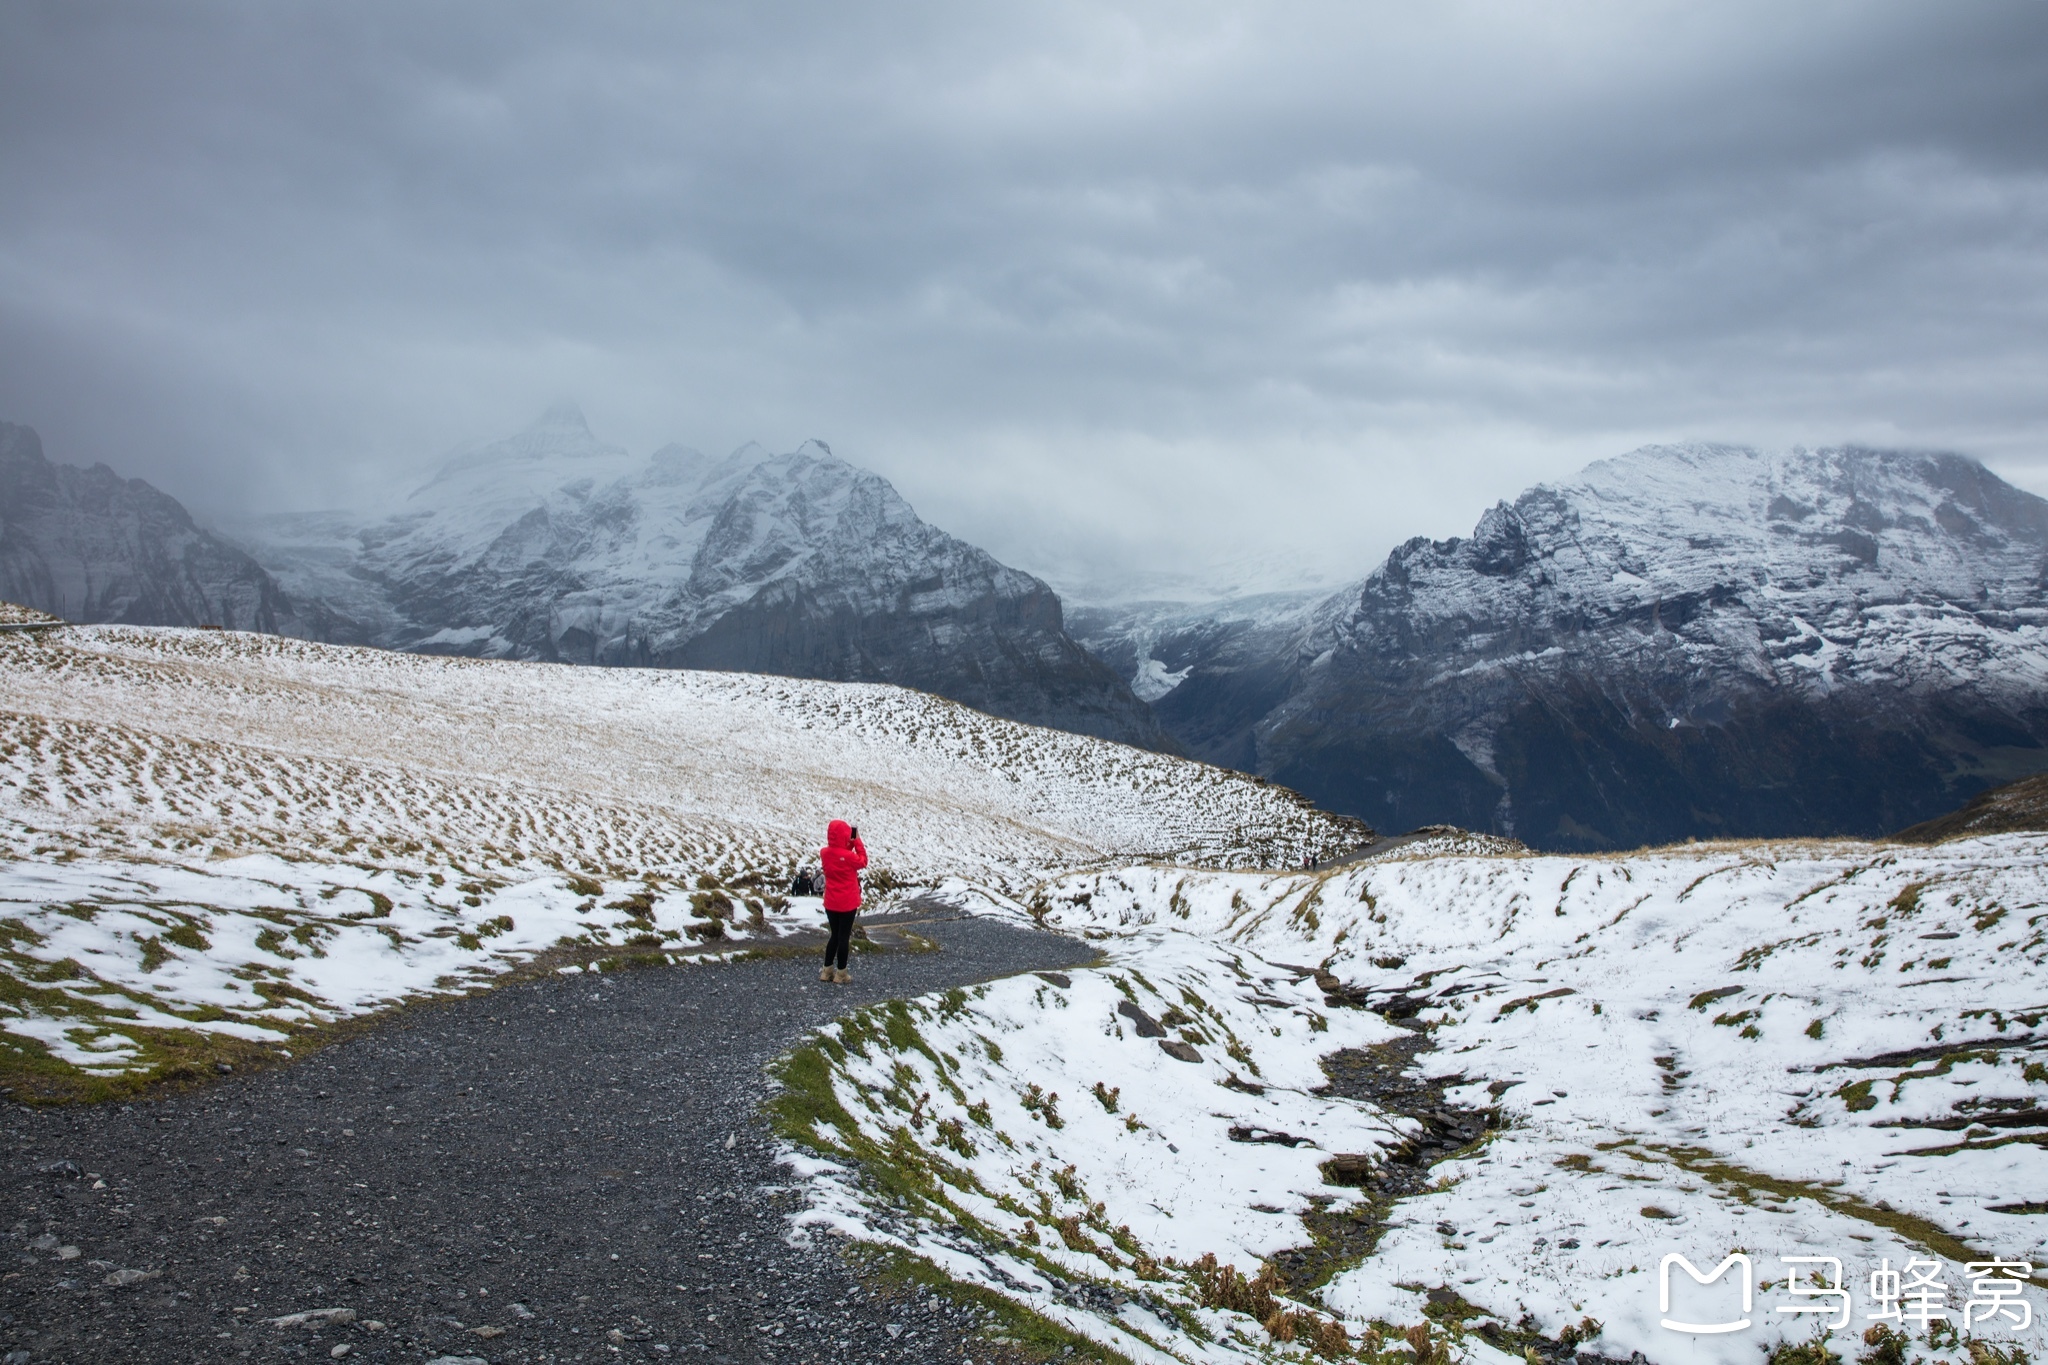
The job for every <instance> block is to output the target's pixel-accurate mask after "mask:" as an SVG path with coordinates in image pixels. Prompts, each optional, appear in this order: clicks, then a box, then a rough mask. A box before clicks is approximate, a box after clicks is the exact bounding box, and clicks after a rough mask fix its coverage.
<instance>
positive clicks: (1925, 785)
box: [1161, 445, 2048, 848]
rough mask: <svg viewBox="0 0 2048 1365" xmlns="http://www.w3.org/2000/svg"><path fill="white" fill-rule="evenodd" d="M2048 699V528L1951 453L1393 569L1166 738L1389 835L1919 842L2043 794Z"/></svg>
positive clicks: (1656, 454) (2046, 513)
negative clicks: (1893, 835) (1465, 831)
mask: <svg viewBox="0 0 2048 1365" xmlns="http://www.w3.org/2000/svg"><path fill="white" fill-rule="evenodd" d="M2044 685H2048V503H2044V502H2043V501H2042V500H2041V499H2040V498H2037V497H2034V496H2033V495H2032V494H2029V493H2024V492H2021V491H2020V490H2018V489H2015V488H2012V487H2011V486H2009V485H2007V484H2005V483H2003V482H2001V481H2000V480H1999V479H1998V478H1997V477H1996V476H1995V475H1993V474H1991V473H1990V472H1989V471H1987V470H1986V469H1985V468H1984V467H1983V466H1982V465H1980V464H1978V463H1977V462H1975V461H1973V460H1968V459H1964V458H1962V457H1960V456H1954V455H1930V454H1915V453H1900V452H1885V451H1872V450H1858V449H1842V450H1819V451H1807V450H1794V451H1791V452H1785V453H1769V452H1763V451H1758V450H1751V449H1745V448H1740V447H1732V446H1711V445H1698V446H1670V447H1650V448H1646V449H1643V450H1639V451H1636V452H1634V453H1633V454H1631V455H1628V456H1625V457H1623V458H1621V459H1616V460H1607V461H1602V462H1600V463H1598V464H1595V465H1592V466H1590V467H1589V468H1588V469H1587V470H1586V471H1585V472H1584V473H1582V474H1581V475H1579V476H1578V477H1577V478H1576V479H1573V480H1570V481H1567V482H1564V483H1560V484H1557V485H1555V486H1551V485H1539V486H1537V487H1535V488H1532V489H1530V490H1529V491H1528V492H1526V493H1524V494H1522V495H1521V496H1520V497H1519V498H1517V499H1516V500H1515V501H1514V502H1513V503H1511V504H1510V503H1502V504H1500V505H1499V506H1497V507H1495V508H1494V509H1493V510H1492V511H1490V512H1488V513H1487V514H1486V515H1485V516H1484V517H1483V518H1481V520H1480V522H1479V525H1478V526H1477V528H1476V529H1475V530H1474V531H1473V533H1472V535H1471V536H1470V537H1469V538H1466V539H1462V540H1450V541H1439V542H1431V541H1425V540H1415V541H1411V542H1409V543H1408V544H1406V545H1403V546H1402V547H1400V548H1399V549H1397V550H1396V551H1395V552H1394V553H1393V554H1392V555H1390V556H1389V557H1388V559H1387V561H1386V563H1385V564H1384V565H1383V566H1382V567H1381V568H1380V569H1378V570H1377V571H1376V572H1374V573H1373V574H1372V575H1371V576H1370V577H1369V578H1367V579H1366V580H1365V581H1364V582H1363V583H1361V584H1359V585H1356V586H1354V587H1352V588H1349V589H1346V590H1345V591H1343V592H1340V593H1337V594H1335V595H1334V596H1332V597H1330V598H1329V599H1328V600H1327V601H1326V602H1325V603H1324V604H1323V605H1322V606H1321V607H1320V608H1318V609H1317V610H1316V612H1315V613H1314V616H1313V619H1312V620H1311V621H1310V622H1308V623H1307V624H1306V625H1305V626H1304V627H1302V628H1301V629H1299V630H1297V631H1296V632H1295V633H1294V635H1293V636H1292V637H1291V638H1290V639H1289V640H1288V641H1287V642H1286V643H1285V645H1284V646H1283V647H1281V648H1279V649H1277V650H1275V651H1274V652H1273V654H1272V655H1271V657H1270V658H1269V659H1268V660H1267V661H1266V663H1265V666H1264V668H1263V670H1250V671H1248V670H1247V669H1246V668H1244V667H1243V666H1242V661H1238V660H1232V661H1229V662H1228V666H1226V667H1222V668H1219V669H1215V670H1210V669H1207V668H1204V667H1203V666H1201V665H1200V664H1199V662H1197V663H1196V665H1195V667H1194V670H1193V673H1192V675H1191V676H1189V677H1188V678H1187V679H1186V680H1185V681H1183V682H1182V683H1181V684H1180V685H1179V686H1178V687H1177V688H1175V689H1174V691H1173V692H1172V693H1171V694H1170V695H1169V696H1168V697H1167V698H1166V699H1165V701H1163V702H1162V703H1161V712H1162V714H1163V715H1165V716H1166V718H1167V719H1168V721H1169V723H1170V725H1171V726H1172V728H1173V729H1174V730H1175V732H1176V733H1177V734H1180V735H1182V736H1183V737H1184V738H1186V739H1188V741H1189V743H1190V747H1191V748H1192V749H1193V750H1194V751H1195V752H1197V753H1199V754H1202V755H1203V756H1206V757H1210V758H1214V759H1226V761H1241V755H1242V753H1243V752H1245V751H1248V752H1249V753H1250V754H1251V756H1252V759H1253V762H1252V764H1251V765H1248V766H1250V768H1251V770H1252V771H1257V772H1261V773H1265V774H1266V775H1268V776H1271V777H1274V778H1276V779H1277V780H1279V781H1282V782H1286V783H1288V784H1289V785H1291V786H1294V787H1296V788H1298V789H1299V790H1301V791H1304V792H1307V793H1309V794H1310V795H1312V796H1315V797H1316V798H1317V799H1318V800H1320V801H1321V802H1322V803H1323V804H1325V805H1327V806H1330V807H1332V808H1334V809H1340V810H1349V811H1352V812H1354V813H1356V814H1359V815H1361V816H1362V817H1364V818H1366V819H1368V820H1369V821H1371V822H1372V823H1374V824H1376V825H1379V826H1381V827H1384V828H1390V829H1405V828H1411V827H1413V826H1415V825H1419V824H1426V823H1436V822H1448V823H1453V824H1459V825H1463V826H1465V827H1467V828H1480V829H1493V830H1497V831H1498V832H1501V833H1507V834H1513V835H1515V836H1517V837H1520V838H1522V839H1524V840H1525V841H1527V842H1530V843H1532V844H1535V845H1537V846H1541V847H1553V848H1556V847H1615V846H1620V847H1628V846H1632V845H1635V844H1639V843H1644V842H1661V841H1665V840H1670V839H1676V838H1683V837H1686V836H1688V835H1694V834H1697V835H1700V836H1706V835H1710V834H1765V835H1774V834H1813V833H1851V834H1878V833H1883V832H1887V831H1890V830H1896V829H1899V828H1902V827H1903V826H1905V825H1908V824H1912V823H1914V822H1916V821H1919V820H1924V819H1927V818H1929V817H1931V816H1934V815H1937V814H1940V813H1941V812H1943V811H1946V810H1949V809H1952V808H1953V807H1955V806H1957V805H1959V804H1960V803H1961V802H1962V801H1963V800H1964V799H1965V798H1966V797H1968V796H1969V795H1970V794H1972V793H1973V792H1974V791H1976V790H1977V789H1979V788H1981V787H1983V786H1986V785H1990V784H1992V783H1995V782H1999V781H2005V780H2009V779H2011V778H2015V777H2019V776H2024V775H2027V774H2029V773H2032V772H2036V771H2039V770H2040V769H2041V768H2043V767H2044V766H2048V747H2044V746H2048V710H2044V708H2043V707H2042V704H2041V698H2042V696H2043V695H2044ZM1169 708H1170V709H1169ZM1226 756H1227V758H1226Z"/></svg>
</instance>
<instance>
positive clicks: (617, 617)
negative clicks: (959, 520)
mask: <svg viewBox="0 0 2048 1365" xmlns="http://www.w3.org/2000/svg"><path fill="white" fill-rule="evenodd" d="M252 534H253V536H254V539H255V548H256V551H257V553H258V555H259V556H260V557H261V558H262V559H263V560H264V562H265V563H266V564H267V565H268V566H269V567H270V568H271V569H272V570H273V571H275V572H276V573H277V575H278V576H279V579H280V580H281V581H282V582H283V584H284V585H285V587H286V589H287V590H288V591H289V592H291V593H292V594H293V595H294V596H295V597H296V598H298V599H301V600H304V601H308V602H319V603H322V604H323V605H325V606H326V607H328V608H329V609H331V610H332V611H334V612H335V613H337V614H339V615H343V616H347V617H348V618H350V619H351V620H353V621H354V622H355V623H356V625H355V628H354V631H353V633H352V634H351V633H345V637H346V638H349V639H351V640H354V641H357V642H364V643H372V644H377V645H382V646H384V647H387V648H392V649H405V650H417V651H422V652H427V653H439V654H458V655H468V656H472V657H484V658H520V659H546V660H558V661H563V662H570V663H586V664H630V665H653V666H658V667H687V668H728V669H743V670H749V671H758V672H771V673H783V674H789V675H793V676H798V677H822V678H832V679H836V680H839V681H857V682H869V681H872V682H894V683H900V684H904V685H908V686H915V687H919V688H922V689H924V690H927V691H934V692H938V693H940V694H941V695H944V696H949V697H952V698H953V699H955V700H957V701H964V702H966V703H968V704H969V705H972V706H977V707H980V708H982V709H984V710H987V711H990V712H993V713H995V714H998V715H1004V716H1008V717H1011V718H1013V719H1019V720H1025V721H1029V722H1032V723H1035V724H1050V725H1058V726H1061V727H1063V728H1067V729H1073V730H1077V731H1080V732H1082V733H1086V734H1097V735H1102V736H1105V737H1108V738H1113V739H1121V740H1125V741H1127V742H1131V743H1138V744H1143V745H1146V746H1148V747H1155V748H1157V747H1167V748H1170V747H1172V746H1171V742H1170V741H1168V740H1167V739H1166V738H1165V735H1164V732H1163V731H1161V730H1160V729H1159V726H1158V724H1157V722H1156V721H1155V720H1154V719H1153V718H1152V716H1151V714H1150V712H1149V711H1147V710H1146V709H1145V707H1144V706H1143V705H1142V704H1141V703H1140V702H1139V701H1138V700H1137V699H1136V698H1135V697H1133V696H1132V695H1131V694H1130V692H1129V690H1128V689H1127V688H1126V687H1125V686H1123V685H1122V684H1121V683H1120V682H1119V681H1118V680H1117V679H1116V678H1115V677H1113V676H1112V675H1111V674H1110V673H1109V672H1108V670H1106V669H1105V668H1103V667H1102V666H1101V665H1100V664H1099V663H1097V662H1096V661H1095V660H1094V659H1093V658H1092V657H1091V656H1090V655H1089V654H1088V653H1087V652H1086V651H1085V650H1083V649H1082V648H1081V647H1080V646H1079V645H1078V644H1076V643H1075V642H1074V640H1073V639H1072V638H1071V637H1070V636H1068V635H1067V633H1066V631H1065V629H1064V627H1063V625H1062V620H1061V612H1060V604H1059V600H1058V598H1057V597H1055V596H1054V594H1053V592H1052V590H1051V589H1050V588H1048V587H1046V585H1045V584H1044V583H1042V582H1040V581H1039V580H1037V579H1035V578H1033V577H1031V576H1030V575H1029V574H1025V573H1020V572H1018V571H1017V570H1015V569H1010V568H1007V567H1005V566H1004V565H1002V564H999V563H997V562H996V561H995V560H994V559H993V558H991V557H990V556H989V555H988V554H986V553H984V552H983V551H981V550H979V549H977V548H975V547H974V546H972V545H968V544H966V543H965V542H963V541H960V540H956V539H954V538H953V537H952V536H949V535H947V534H946V533H945V532H943V531H940V530H939V529H937V528H936V527H933V526H930V525H928V524H926V523H925V522H924V521H922V520H921V519H919V517H918V516H917V514H916V512H915V511H913V510H912V508H911V507H910V505H909V504H908V503H906V502H905V501H904V500H903V499H902V498H901V497H900V496H899V495H898V494H897V492H896V490H895V489H894V488H893V487H891V486H890V484H889V483H888V481H887V480H885V479H883V478H881V477H880V476H878V475H876V474H873V473H871V472H869V471H867V470H863V469H859V468H856V467H855V466H853V465H850V464H848V463H847V462H845V461H844V460H841V459H838V458H836V457H835V456H834V455H833V454H832V452H831V450H830V449H829V448H828V447H827V446H825V445H824V444H823V443H822V442H818V441H811V442H807V443H805V445H804V446H803V447H802V448H801V449H800V450H797V451H795V452H794V453H791V454H785V455H770V454H769V453H768V452H767V451H765V450H763V449H761V448H760V447H759V446H755V445H751V444H750V445H748V446H744V447H742V448H741V449H739V450H738V451H735V452H734V453H733V454H732V455H730V456H728V457H726V458H725V459H722V460H714V459H712V458H710V457H707V456H705V455H702V454H700V453H698V452H696V451H694V450H689V449H685V448H684V447H681V446H669V447H666V448H664V449H662V450H659V451H657V452H655V453H654V455H653V456H652V457H651V458H647V459H635V458H633V457H630V456H628V455H627V453H626V452H625V451H624V450H622V449H620V448H619V447H617V446H611V445H607V444H605V443H603V442H601V441H599V440H598V439H597V438H596V437H595V436H594V435H592V434H591V432H590V429H589V427H588V426H587V425H586V424H585V422H584V419H583V415H582V414H581V413H580V412H578V411H577V410H576V409H574V408H573V407H560V408H556V409H552V410H550V411H549V412H548V413H547V414H546V415H544V416H543V417H542V418H541V420H540V421H539V422H537V423H536V424H535V425H534V426H532V427H531V428H529V429H528V430H526V431H524V432H521V433H519V434H518V435H515V436H512V437H509V438H507V439H505V440H502V441H497V442H492V443H489V444H486V445H480V446H477V447H475V448H472V449H469V450H466V451H464V452H461V453H458V454H457V455H456V456H454V457H453V458H451V459H450V460H449V461H448V462H447V464H446V465H445V466H444V467H443V468H442V469H441V471H440V472H439V473H438V474H437V475H436V476H435V477H434V478H433V479H431V480H430V481H428V482H427V483H426V484H425V485H424V486H423V487H421V488H419V489H418V490H417V491H415V492H414V493H413V494H412V495H411V496H410V497H408V498H407V499H406V500H405V501H404V502H403V503H402V504H400V505H398V506H397V507H395V508H393V509H390V510H389V512H388V514H383V515H380V516H376V517H370V518H351V517H347V516H343V515H339V514H333V513H323V514H316V515H301V516H292V517H279V518H272V519H269V520H267V521H265V522H263V523H261V524H260V525H259V526H257V527H256V528H254V530H253V532H252Z"/></svg>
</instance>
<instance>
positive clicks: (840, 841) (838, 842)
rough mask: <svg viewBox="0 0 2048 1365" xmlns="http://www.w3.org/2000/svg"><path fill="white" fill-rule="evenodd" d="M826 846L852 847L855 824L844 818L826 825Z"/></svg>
mask: <svg viewBox="0 0 2048 1365" xmlns="http://www.w3.org/2000/svg"><path fill="white" fill-rule="evenodd" d="M825 847H827V848H852V847H853V826H852V825H849V824H847V823H846V822H845V821H844V820H834V821H833V822H832V823H831V824H829V825H827V826H825Z"/></svg>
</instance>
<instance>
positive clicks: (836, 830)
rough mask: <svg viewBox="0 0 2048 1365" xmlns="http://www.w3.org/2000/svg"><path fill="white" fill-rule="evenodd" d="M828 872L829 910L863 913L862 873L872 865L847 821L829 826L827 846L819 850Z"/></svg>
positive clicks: (826, 829)
mask: <svg viewBox="0 0 2048 1365" xmlns="http://www.w3.org/2000/svg"><path fill="white" fill-rule="evenodd" d="M818 861H819V862H820V863H821V864H823V865H824V868H825V908H826V909H827V910H858V909H860V870H861V869H862V868H864V867H866V866H867V865H868V851H867V849H866V848H864V847H862V845H861V842H860V840H858V839H856V838H854V837H853V827H852V826H851V825H848V824H847V823H846V822H845V821H844V820H834V821H833V822H832V823H831V824H829V825H827V826H825V846H824V847H823V848H821V849H819V850H818Z"/></svg>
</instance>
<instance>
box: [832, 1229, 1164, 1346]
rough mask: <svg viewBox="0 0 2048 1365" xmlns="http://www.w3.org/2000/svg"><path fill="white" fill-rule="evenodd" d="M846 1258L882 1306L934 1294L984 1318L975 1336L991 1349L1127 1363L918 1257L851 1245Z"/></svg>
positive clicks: (1027, 1310)
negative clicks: (964, 1282)
mask: <svg viewBox="0 0 2048 1365" xmlns="http://www.w3.org/2000/svg"><path fill="white" fill-rule="evenodd" d="M846 1256H847V1260H848V1261H849V1262H850V1263H851V1264H852V1265H853V1267H854V1270H855V1273H857V1274H858V1275H859V1276H860V1277H861V1279H862V1281H863V1282H864V1283H865V1284H866V1285H867V1287H868V1288H869V1289H870V1290H871V1291H872V1292H873V1293H874V1294H875V1296H876V1297H877V1298H879V1299H881V1300H883V1301H884V1302H903V1301H907V1300H909V1299H911V1298H914V1297H916V1296H917V1295H919V1294H927V1293H928V1294H937V1295H939V1296H940V1297H941V1298H945V1299H947V1300H950V1301H951V1302H953V1303H955V1304H959V1305H960V1306H962V1307H966V1308H973V1309H975V1310H977V1311H978V1312H980V1313H982V1314H984V1315H985V1316H986V1317H988V1318H989V1319H990V1321H989V1322H988V1323H987V1324H986V1325H984V1326H983V1327H981V1328H980V1329H979V1331H978V1332H977V1334H976V1335H977V1336H979V1337H980V1339H981V1340H982V1341H984V1342H986V1343H987V1344H988V1345H989V1346H991V1347H996V1348H1001V1349H1003V1350H1005V1351H1006V1352H1009V1353H1011V1354H1013V1355H1020V1356H1022V1358H1023V1359H1025V1360H1030V1361H1046V1360H1092V1361H1097V1362H1100V1365H1131V1362H1130V1358H1129V1357H1127V1356H1124V1355H1120V1354H1118V1353H1117V1352H1115V1351H1112V1350H1110V1349H1109V1348H1108V1347H1106V1346H1103V1345H1101V1344H1099V1343H1097V1342H1093V1341H1090V1340H1088V1338H1086V1337H1083V1336H1079V1335H1077V1334H1075V1333H1073V1332H1070V1331H1068V1330H1067V1329H1066V1328H1064V1327H1061V1326H1060V1325H1059V1324H1057V1323H1053V1322H1048V1321H1047V1320H1046V1319H1044V1318H1042V1317H1039V1316H1038V1315H1037V1314H1036V1313H1033V1312H1031V1311H1030V1310H1029V1309H1027V1308H1024V1307H1022V1306H1020V1305H1019V1304H1017V1303H1015V1302H1013V1301H1011V1300H1010V1299H1006V1298H1004V1297H1003V1296H1002V1295H1001V1294H998V1293H996V1292H994V1291H993V1290H989V1289H983V1288H982V1287H981V1286H979V1285H971V1284H962V1283H961V1282H960V1281H958V1280H954V1279H950V1278H948V1277H947V1275H946V1273H945V1272H944V1271H942V1270H940V1269H939V1268H938V1267H937V1266H935V1265H933V1264H932V1263H931V1262H930V1261H927V1260H925V1259H924V1258H923V1257H921V1256H916V1255H913V1254H911V1253H910V1252H907V1251H903V1250H900V1249H898V1248H896V1247H880V1246H875V1245H873V1244H872V1243H856V1244H855V1245H854V1246H853V1247H852V1248H851V1249H849V1250H848V1251H847V1253H846ZM977 1354H979V1353H977Z"/></svg>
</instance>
